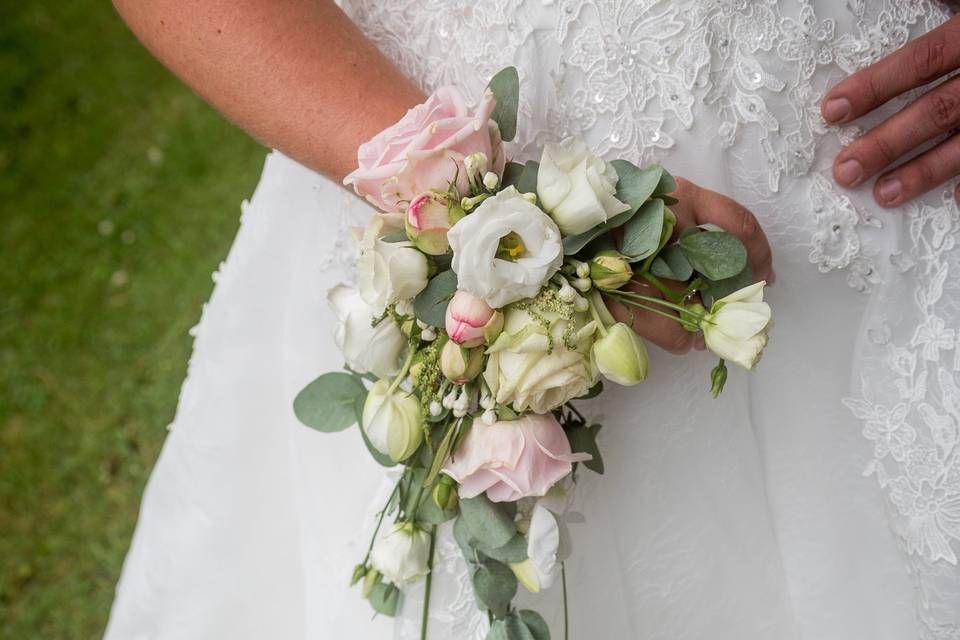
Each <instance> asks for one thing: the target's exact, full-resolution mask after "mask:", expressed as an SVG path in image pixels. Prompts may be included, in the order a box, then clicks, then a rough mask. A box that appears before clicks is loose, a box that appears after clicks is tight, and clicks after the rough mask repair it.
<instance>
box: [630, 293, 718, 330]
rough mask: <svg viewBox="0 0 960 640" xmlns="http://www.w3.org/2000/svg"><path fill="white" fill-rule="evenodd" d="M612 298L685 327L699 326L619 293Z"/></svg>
mask: <svg viewBox="0 0 960 640" xmlns="http://www.w3.org/2000/svg"><path fill="white" fill-rule="evenodd" d="M614 299H615V300H618V301H619V302H620V303H621V304H626V305H630V306H632V307H636V308H638V309H643V310H644V311H648V312H650V313H652V314H654V315H658V316H662V317H664V318H667V319H669V320H673V321H674V322H679V323H680V324H682V325H683V326H685V327H697V328H699V325H697V324H696V323H694V322H691V321H690V320H685V319H683V318H681V317H678V316H675V315H673V314H670V313H667V312H665V311H661V310H660V309H656V308H654V307H651V306H648V305H645V304H643V303H640V302H637V301H635V300H631V299H630V298H623V297H620V296H619V295H617V296H614Z"/></svg>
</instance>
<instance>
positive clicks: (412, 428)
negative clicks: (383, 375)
mask: <svg viewBox="0 0 960 640" xmlns="http://www.w3.org/2000/svg"><path fill="white" fill-rule="evenodd" d="M390 384H391V383H390V381H389V380H378V381H377V382H376V383H374V385H373V386H372V387H371V388H370V392H369V393H368V394H367V399H366V400H365V401H364V403H363V415H362V416H361V425H360V428H361V429H363V431H364V433H366V434H367V439H369V440H370V444H372V445H373V448H374V449H376V450H377V451H379V452H380V453H382V454H384V455H388V456H390V458H391V459H392V460H393V461H394V462H400V461H401V460H406V459H407V458H409V457H410V456H412V455H413V454H414V452H415V451H416V450H417V449H419V448H420V444H421V443H422V442H423V426H422V424H421V422H422V420H421V414H420V401H419V400H417V398H416V396H413V395H410V394H408V393H405V392H403V391H393V392H390Z"/></svg>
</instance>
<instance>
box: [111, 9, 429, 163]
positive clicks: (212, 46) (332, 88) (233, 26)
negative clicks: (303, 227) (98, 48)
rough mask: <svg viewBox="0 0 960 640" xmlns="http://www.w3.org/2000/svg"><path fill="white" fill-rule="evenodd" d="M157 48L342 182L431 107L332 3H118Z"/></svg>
mask: <svg viewBox="0 0 960 640" xmlns="http://www.w3.org/2000/svg"><path fill="white" fill-rule="evenodd" d="M114 5H115V6H116V8H117V11H119V12H120V14H121V15H122V16H123V18H124V20H126V22H127V24H128V25H129V26H130V28H131V29H132V30H133V31H134V33H136V35H137V36H138V37H139V38H140V40H141V41H142V42H143V43H144V44H145V45H146V46H147V48H148V49H150V51H151V52H152V53H153V54H154V55H155V56H156V57H157V58H158V59H159V60H160V61H161V62H162V63H163V64H165V65H166V66H167V67H169V68H170V69H171V70H172V71H173V72H174V73H176V74H177V75H178V76H179V77H180V78H181V79H182V80H183V81H184V82H186V83H187V84H188V85H190V87H192V88H193V89H194V90H195V91H196V92H197V93H199V94H200V95H201V96H202V97H203V98H204V99H206V100H207V101H208V102H210V103H211V104H212V105H213V106H215V107H216V108H217V109H219V110H220V111H222V112H223V113H224V114H225V115H226V116H227V117H228V118H230V119H231V120H233V121H234V122H235V123H237V124H238V125H239V126H240V127H242V128H243V129H245V130H246V131H248V132H249V133H250V134H251V135H253V136H254V137H255V138H257V139H258V140H260V141H261V142H263V143H264V144H266V145H268V146H270V147H274V148H276V149H279V150H281V151H282V152H284V153H285V154H287V155H289V156H291V157H293V158H295V159H297V160H298V161H300V162H302V163H304V164H306V165H307V166H310V167H312V168H313V169H316V170H317V171H319V172H321V173H323V174H324V175H327V176H329V177H331V178H333V179H335V180H338V181H339V180H340V179H342V178H343V177H344V176H345V175H346V174H347V173H349V172H350V171H351V170H352V169H353V168H355V166H356V157H357V156H356V153H357V147H358V146H359V145H360V144H361V143H363V142H365V141H366V140H368V139H369V138H371V137H372V136H373V135H374V134H376V133H377V132H378V131H380V130H382V129H384V128H386V127H387V126H389V125H390V124H393V123H394V122H396V121H397V120H398V119H400V117H401V116H402V115H403V113H404V112H405V111H406V110H407V109H409V108H410V107H412V106H414V105H415V104H418V103H419V102H422V100H423V95H422V93H421V92H420V90H419V89H418V88H417V87H416V86H415V85H414V84H413V83H412V82H411V81H410V80H409V79H407V78H406V77H404V76H403V75H402V74H401V73H400V72H399V71H398V70H397V69H396V68H395V67H394V66H393V65H392V64H391V63H390V62H389V61H388V60H387V59H386V58H385V57H384V56H383V55H382V54H381V53H380V52H379V51H378V50H377V49H376V47H374V46H373V45H372V44H371V43H370V42H369V41H367V40H366V39H365V38H364V36H363V34H362V33H361V32H360V31H359V30H358V29H357V28H356V26H355V25H354V24H353V23H352V22H351V21H350V19H349V18H347V17H346V16H345V15H344V14H343V12H342V11H340V9H339V8H338V7H337V6H336V5H335V4H334V3H333V2H332V1H330V0H114Z"/></svg>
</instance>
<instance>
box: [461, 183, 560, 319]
mask: <svg viewBox="0 0 960 640" xmlns="http://www.w3.org/2000/svg"><path fill="white" fill-rule="evenodd" d="M507 237H510V238H512V239H513V241H512V243H511V245H510V247H509V248H508V249H503V248H502V247H501V240H503V239H505V238H507ZM447 239H448V240H449V242H450V247H451V248H452V249H453V263H452V265H451V266H452V267H453V270H454V271H455V272H456V274H457V279H458V287H459V288H460V289H462V290H464V291H468V292H469V293H472V294H473V295H475V296H477V297H478V298H481V299H482V300H483V301H484V302H486V303H487V304H488V305H490V306H491V307H492V308H494V309H498V308H500V307H503V306H504V305H507V304H510V303H511V302H516V301H517V300H522V299H523V298H531V297H533V296H535V295H537V292H538V291H540V287H541V286H543V284H544V283H545V282H547V280H549V279H550V277H551V276H553V274H554V273H556V272H557V270H558V269H559V268H560V266H561V264H562V263H563V245H562V244H561V242H560V241H561V237H560V230H559V229H558V228H557V225H556V224H554V222H553V220H551V219H550V216H548V215H547V214H545V213H544V212H543V211H541V210H540V209H539V208H538V207H537V206H536V205H533V204H530V203H529V202H528V201H527V200H525V199H524V198H523V197H522V196H521V195H520V193H519V192H518V191H517V190H516V188H515V187H507V188H506V189H504V190H503V191H501V192H500V193H498V194H497V195H495V196H491V197H489V198H487V199H486V200H484V201H483V203H481V204H480V206H479V207H477V208H476V209H475V210H474V211H473V213H471V214H470V215H468V216H467V217H465V218H463V219H462V220H460V221H459V222H457V224H455V225H453V228H451V229H450V231H449V232H448V233H447Z"/></svg>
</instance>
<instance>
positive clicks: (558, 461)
mask: <svg viewBox="0 0 960 640" xmlns="http://www.w3.org/2000/svg"><path fill="white" fill-rule="evenodd" d="M590 457H591V456H590V454H587V453H571V451H570V442H569V441H568V440H567V435H566V434H565V433H564V432H563V427H561V426H560V423H559V422H557V421H556V419H555V418H554V417H553V416H552V415H550V414H546V415H536V414H530V415H526V416H524V417H522V418H519V419H517V420H511V421H509V422H496V423H494V424H492V425H490V426H487V425H485V424H484V423H483V421H481V420H475V421H474V423H473V426H472V427H471V428H470V432H469V433H468V434H467V437H466V438H465V439H464V441H463V443H462V444H461V445H460V448H459V449H457V451H456V453H455V455H454V456H453V458H452V459H451V462H449V463H448V464H447V466H446V467H444V469H443V472H444V473H446V474H447V475H448V476H450V477H451V478H453V479H454V480H456V481H457V482H459V483H460V497H461V498H474V497H476V496H478V495H480V494H481V493H483V492H484V491H486V492H487V497H488V498H490V500H492V501H493V502H513V501H515V500H519V499H520V498H525V497H527V496H542V495H545V494H546V493H547V491H549V490H550V487H552V486H553V485H554V484H556V483H557V482H558V481H559V480H560V479H562V478H563V477H564V476H566V475H567V474H568V473H570V471H571V470H572V469H573V463H574V462H583V461H585V460H589V459H590Z"/></svg>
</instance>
